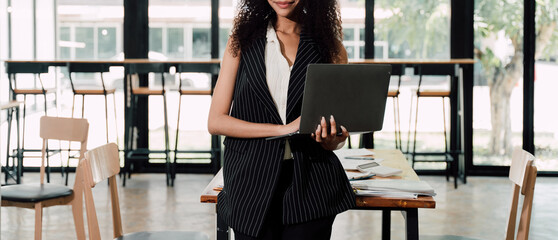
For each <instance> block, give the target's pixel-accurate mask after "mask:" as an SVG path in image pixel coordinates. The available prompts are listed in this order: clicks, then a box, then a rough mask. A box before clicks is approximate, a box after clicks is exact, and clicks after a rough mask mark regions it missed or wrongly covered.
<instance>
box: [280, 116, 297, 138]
mask: <svg viewBox="0 0 558 240" xmlns="http://www.w3.org/2000/svg"><path fill="white" fill-rule="evenodd" d="M299 128H300V117H298V118H296V119H295V120H294V121H292V122H290V123H289V124H287V125H281V131H280V132H279V133H280V134H279V136H280V135H285V134H288V133H292V132H296V131H298V129H299Z"/></svg>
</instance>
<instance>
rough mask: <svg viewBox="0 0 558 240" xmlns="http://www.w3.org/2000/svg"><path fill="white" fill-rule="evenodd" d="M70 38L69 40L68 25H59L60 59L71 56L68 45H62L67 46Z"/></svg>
mask: <svg viewBox="0 0 558 240" xmlns="http://www.w3.org/2000/svg"><path fill="white" fill-rule="evenodd" d="M70 40H71V38H70V28H69V27H61V28H60V42H59V47H60V58H61V59H70V58H71V55H70V54H71V53H70V48H69V47H63V46H68V43H69V42H70Z"/></svg>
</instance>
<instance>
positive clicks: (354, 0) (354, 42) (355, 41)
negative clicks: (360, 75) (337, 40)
mask: <svg viewBox="0 0 558 240" xmlns="http://www.w3.org/2000/svg"><path fill="white" fill-rule="evenodd" d="M339 6H340V8H341V9H340V10H341V20H342V21H343V44H344V45H345V48H346V49H347V55H348V57H349V61H351V60H357V59H362V58H364V54H360V51H357V50H358V49H359V46H364V37H362V38H359V36H358V34H357V35H355V33H360V32H361V31H362V32H364V1H361V0H360V1H359V0H340V1H339Z"/></svg>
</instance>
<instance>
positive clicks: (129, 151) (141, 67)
mask: <svg viewBox="0 0 558 240" xmlns="http://www.w3.org/2000/svg"><path fill="white" fill-rule="evenodd" d="M125 68H126V72H127V75H126V78H127V79H126V84H128V89H130V98H131V99H130V118H129V120H128V121H129V124H128V127H129V128H128V129H126V130H125V131H126V133H125V134H128V138H127V139H128V142H127V143H125V145H126V150H125V156H126V158H125V159H126V160H125V162H124V174H123V175H124V177H123V178H122V179H123V181H122V185H123V186H126V178H130V177H131V174H132V168H133V163H132V162H131V161H130V160H145V159H165V167H166V175H167V181H166V182H167V186H173V185H174V178H173V174H172V171H171V162H170V144H169V122H168V110H167V96H166V89H165V73H168V72H169V68H170V66H169V65H168V64H165V63H131V64H125ZM149 73H159V74H161V82H162V89H161V90H160V91H159V90H154V91H152V92H151V93H150V92H149V91H147V92H144V93H140V92H136V91H137V89H138V88H135V87H134V84H133V83H132V75H134V74H149ZM144 89H148V88H144ZM154 95H160V96H162V97H163V105H164V106H163V109H164V118H165V123H164V131H165V150H162V151H161V150H150V149H147V148H135V149H134V138H133V137H134V136H135V121H136V119H135V116H134V115H135V114H136V111H137V105H138V104H137V101H138V100H139V97H140V96H144V97H149V96H154ZM150 153H163V154H165V157H164V158H153V157H150V156H149V154H150ZM146 155H147V156H146ZM126 173H127V174H128V176H127V177H126Z"/></svg>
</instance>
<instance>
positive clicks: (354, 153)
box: [333, 148, 382, 170]
mask: <svg viewBox="0 0 558 240" xmlns="http://www.w3.org/2000/svg"><path fill="white" fill-rule="evenodd" d="M333 152H334V153H335V155H337V157H338V158H339V161H340V162H341V165H343V168H344V169H345V170H357V166H358V165H361V164H365V163H371V162H377V163H380V162H382V159H377V158H374V157H373V156H372V155H373V154H374V152H372V151H370V150H367V149H364V148H360V149H339V150H335V151H333ZM362 156H367V157H365V158H364V159H350V158H351V157H362ZM347 157H348V158H349V159H348V158H347ZM367 158H371V159H367Z"/></svg>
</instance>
